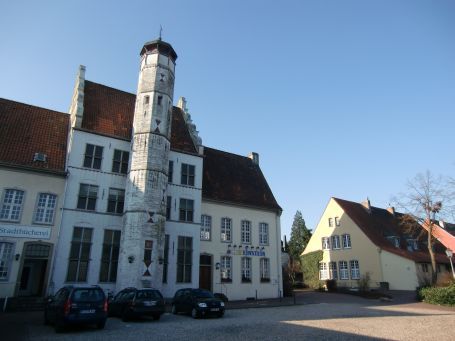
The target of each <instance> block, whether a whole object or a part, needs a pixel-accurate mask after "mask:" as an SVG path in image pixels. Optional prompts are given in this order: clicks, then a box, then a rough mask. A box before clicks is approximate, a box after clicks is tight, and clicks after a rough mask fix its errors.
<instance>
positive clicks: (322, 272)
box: [319, 262, 329, 279]
mask: <svg viewBox="0 0 455 341" xmlns="http://www.w3.org/2000/svg"><path fill="white" fill-rule="evenodd" d="M319 279H329V273H328V271H327V263H324V262H320V263H319Z"/></svg>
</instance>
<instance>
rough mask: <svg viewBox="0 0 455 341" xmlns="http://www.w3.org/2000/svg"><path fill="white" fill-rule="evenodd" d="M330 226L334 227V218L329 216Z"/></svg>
mask: <svg viewBox="0 0 455 341" xmlns="http://www.w3.org/2000/svg"><path fill="white" fill-rule="evenodd" d="M329 227H333V218H329Z"/></svg>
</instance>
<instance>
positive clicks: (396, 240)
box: [387, 236, 400, 247]
mask: <svg viewBox="0 0 455 341" xmlns="http://www.w3.org/2000/svg"><path fill="white" fill-rule="evenodd" d="M387 240H388V241H389V242H391V243H392V244H393V246H395V247H400V238H398V237H396V236H388V237H387Z"/></svg>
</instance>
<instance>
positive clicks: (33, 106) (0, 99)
mask: <svg viewBox="0 0 455 341" xmlns="http://www.w3.org/2000/svg"><path fill="white" fill-rule="evenodd" d="M2 100H3V101H5V102H12V103H16V104H20V105H26V106H29V107H32V108H36V109H41V110H47V111H51V112H53V113H56V114H63V115H68V113H67V112H63V111H58V110H54V109H49V108H44V107H39V106H37V105H33V104H28V103H24V102H18V101H14V100H12V99H8V98H3V97H0V101H2Z"/></svg>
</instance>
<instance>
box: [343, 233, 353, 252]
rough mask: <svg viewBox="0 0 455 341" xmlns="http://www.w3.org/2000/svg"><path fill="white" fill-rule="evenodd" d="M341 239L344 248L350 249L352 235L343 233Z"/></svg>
mask: <svg viewBox="0 0 455 341" xmlns="http://www.w3.org/2000/svg"><path fill="white" fill-rule="evenodd" d="M341 239H342V241H343V249H350V248H351V235H349V234H343V235H342V236H341Z"/></svg>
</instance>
